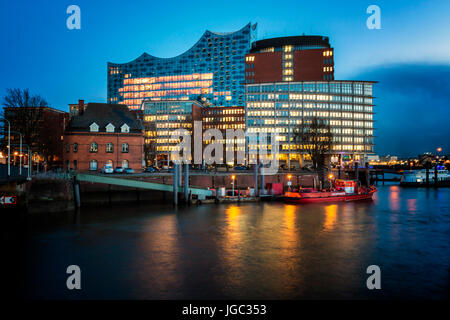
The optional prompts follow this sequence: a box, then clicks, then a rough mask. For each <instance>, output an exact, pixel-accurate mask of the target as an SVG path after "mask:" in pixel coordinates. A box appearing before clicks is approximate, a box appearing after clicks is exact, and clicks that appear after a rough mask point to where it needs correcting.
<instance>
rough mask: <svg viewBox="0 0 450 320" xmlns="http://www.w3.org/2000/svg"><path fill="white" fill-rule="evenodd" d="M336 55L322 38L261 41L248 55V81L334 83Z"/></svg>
mask: <svg viewBox="0 0 450 320" xmlns="http://www.w3.org/2000/svg"><path fill="white" fill-rule="evenodd" d="M333 54H334V52H333V48H331V46H330V43H329V39H328V38H327V37H322V36H294V37H281V38H272V39H264V40H259V41H256V42H254V43H253V45H252V49H251V51H250V53H248V54H246V56H245V82H246V83H249V84H251V83H264V82H282V81H311V80H313V81H321V80H325V81H330V80H334V59H333Z"/></svg>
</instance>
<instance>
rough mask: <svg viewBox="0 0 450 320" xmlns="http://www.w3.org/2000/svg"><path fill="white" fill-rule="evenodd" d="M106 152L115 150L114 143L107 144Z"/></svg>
mask: <svg viewBox="0 0 450 320" xmlns="http://www.w3.org/2000/svg"><path fill="white" fill-rule="evenodd" d="M106 152H108V153H112V152H114V145H113V144H112V143H111V142H109V143H107V144H106Z"/></svg>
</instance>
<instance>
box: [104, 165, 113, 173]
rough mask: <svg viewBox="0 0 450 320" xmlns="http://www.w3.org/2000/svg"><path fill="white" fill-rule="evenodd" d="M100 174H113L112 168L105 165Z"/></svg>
mask: <svg viewBox="0 0 450 320" xmlns="http://www.w3.org/2000/svg"><path fill="white" fill-rule="evenodd" d="M102 173H114V169H113V166H112V165H110V164H105V165H104V166H103V168H102Z"/></svg>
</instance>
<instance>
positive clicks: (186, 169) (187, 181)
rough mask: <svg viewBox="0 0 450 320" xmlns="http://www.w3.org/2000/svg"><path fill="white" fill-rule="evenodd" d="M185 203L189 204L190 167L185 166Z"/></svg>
mask: <svg viewBox="0 0 450 320" xmlns="http://www.w3.org/2000/svg"><path fill="white" fill-rule="evenodd" d="M184 201H185V202H186V203H188V202H189V165H188V164H187V163H185V164H184Z"/></svg>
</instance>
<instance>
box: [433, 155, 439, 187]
mask: <svg viewBox="0 0 450 320" xmlns="http://www.w3.org/2000/svg"><path fill="white" fill-rule="evenodd" d="M437 167H438V163H437V161H436V165H435V166H434V187H435V188H437V186H438V169H437Z"/></svg>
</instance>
